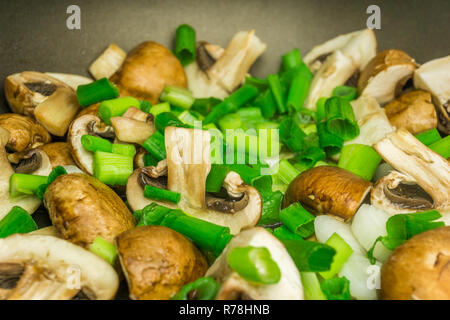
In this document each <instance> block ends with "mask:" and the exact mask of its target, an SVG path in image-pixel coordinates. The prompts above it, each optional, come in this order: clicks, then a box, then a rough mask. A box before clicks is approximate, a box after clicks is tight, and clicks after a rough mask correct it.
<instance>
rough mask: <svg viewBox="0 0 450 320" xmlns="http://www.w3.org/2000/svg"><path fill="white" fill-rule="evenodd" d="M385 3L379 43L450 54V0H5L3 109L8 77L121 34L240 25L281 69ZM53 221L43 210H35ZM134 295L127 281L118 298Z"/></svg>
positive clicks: (94, 50) (73, 61)
mask: <svg viewBox="0 0 450 320" xmlns="http://www.w3.org/2000/svg"><path fill="white" fill-rule="evenodd" d="M71 4H77V5H79V6H80V8H81V30H68V29H67V27H66V19H67V17H68V16H69V15H68V14H66V8H67V7H68V6H69V5H71ZM371 4H377V5H378V6H379V7H380V8H381V30H376V36H377V40H378V44H379V50H383V49H389V48H396V49H402V50H404V51H406V52H407V53H408V54H410V55H411V56H412V57H414V58H415V59H416V60H417V61H418V62H419V63H423V62H426V61H427V60H431V59H434V58H437V57H441V56H445V55H448V54H450V27H449V23H450V1H448V0H427V1H424V0H408V1H400V0H385V1H382V0H375V1H372V0H369V1H366V0H280V1H273V0H240V1H237V0H227V1H218V0H179V1H176V0H134V1H131V0H127V1H125V0H96V1H92V0H91V1H86V0H77V1H72V0H70V1H67V0H33V1H26V0H1V1H0V30H1V32H0V81H1V82H0V83H1V85H0V87H1V91H0V113H3V112H7V110H9V109H8V107H7V104H6V101H5V99H4V93H3V82H4V78H5V77H6V76H7V75H9V74H12V73H15V72H21V71H24V70H36V71H42V72H44V71H48V72H63V73H75V74H81V75H88V73H87V69H88V67H89V64H90V63H91V62H92V61H93V60H94V59H96V58H97V56H98V55H99V54H100V53H101V52H102V51H103V50H104V49H105V48H106V47H107V46H108V44H109V43H111V42H115V43H117V44H118V45H119V46H120V47H122V48H123V49H124V50H126V51H128V50H130V49H132V48H133V47H134V46H136V45H137V44H139V43H140V42H142V41H145V40H154V41H157V42H160V43H162V44H164V45H166V46H169V47H171V46H172V43H173V37H174V31H175V28H176V27H177V26H178V25H179V24H181V23H188V24H191V25H192V26H193V27H194V28H195V29H196V31H197V39H198V40H207V41H209V42H212V43H217V44H220V45H226V43H227V42H228V40H229V39H230V38H231V36H232V35H233V34H234V33H236V32H237V31H239V30H249V29H252V28H253V29H255V30H256V34H257V35H258V36H259V37H260V38H261V39H262V40H263V41H264V42H266V43H267V44H268V49H267V51H266V53H264V55H263V56H262V57H261V58H260V59H259V61H257V63H256V64H255V65H254V67H253V69H252V70H251V72H252V74H254V75H256V76H265V75H267V74H269V73H275V72H277V70H278V67H279V63H280V55H281V54H283V53H286V52H287V51H289V50H291V49H292V48H294V47H298V48H299V49H300V51H301V52H302V53H303V54H305V53H307V52H308V50H310V49H311V48H312V47H313V46H314V45H317V44H320V43H321V42H323V41H326V40H328V39H330V38H332V37H334V36H336V35H338V34H342V33H348V32H351V31H355V30H359V29H363V28H365V26H366V19H367V18H368V16H369V15H368V14H366V8H367V7H368V6H369V5H371ZM34 217H35V218H36V219H37V220H38V223H39V225H40V226H44V225H49V224H50V220H49V218H48V215H47V214H46V212H45V211H44V210H41V211H40V212H39V213H37V214H35V215H34ZM126 296H127V290H126V285H125V284H124V283H122V286H121V290H120V291H119V295H118V298H125V297H126Z"/></svg>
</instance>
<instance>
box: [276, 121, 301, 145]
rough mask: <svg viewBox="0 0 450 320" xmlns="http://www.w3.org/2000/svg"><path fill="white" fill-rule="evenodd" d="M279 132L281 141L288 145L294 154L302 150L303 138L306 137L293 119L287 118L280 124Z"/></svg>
mask: <svg viewBox="0 0 450 320" xmlns="http://www.w3.org/2000/svg"><path fill="white" fill-rule="evenodd" d="M279 130H280V132H279V134H280V140H281V141H282V142H283V143H284V144H286V146H287V147H288V148H289V149H290V150H291V151H292V152H299V151H301V150H302V146H303V138H304V137H305V136H306V135H305V133H304V132H303V130H302V129H300V127H299V126H298V125H297V123H295V121H294V120H293V119H292V118H290V117H287V118H285V119H284V120H283V121H282V122H281V123H280V126H279Z"/></svg>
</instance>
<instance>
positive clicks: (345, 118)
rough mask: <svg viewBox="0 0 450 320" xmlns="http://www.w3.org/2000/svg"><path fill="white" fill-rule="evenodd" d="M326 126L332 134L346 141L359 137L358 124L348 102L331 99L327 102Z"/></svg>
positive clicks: (340, 99) (335, 98)
mask: <svg viewBox="0 0 450 320" xmlns="http://www.w3.org/2000/svg"><path fill="white" fill-rule="evenodd" d="M325 113H326V124H327V129H328V131H329V132H330V133H332V134H334V135H337V136H339V137H340V138H342V139H343V140H344V141H347V140H351V139H353V138H355V137H357V136H358V135H359V126H358V122H357V121H356V120H355V114H354V113H353V108H352V106H351V104H350V102H348V101H347V100H344V99H342V98H338V97H331V98H329V99H328V100H327V101H326V102H325Z"/></svg>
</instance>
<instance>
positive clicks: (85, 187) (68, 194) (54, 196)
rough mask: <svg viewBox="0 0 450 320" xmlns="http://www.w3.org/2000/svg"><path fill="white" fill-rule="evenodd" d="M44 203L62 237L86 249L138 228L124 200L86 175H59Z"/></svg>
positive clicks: (46, 193) (45, 196)
mask: <svg viewBox="0 0 450 320" xmlns="http://www.w3.org/2000/svg"><path fill="white" fill-rule="evenodd" d="M44 204H45V206H46V208H47V209H48V212H49V215H50V219H51V220H52V223H53V225H54V226H55V227H56V229H57V230H58V231H59V233H60V234H61V236H62V237H63V238H64V239H66V240H69V241H70V242H72V243H74V244H77V245H79V246H82V247H84V248H89V246H90V245H91V244H92V242H93V241H94V240H95V238H96V237H101V238H102V239H104V240H106V241H108V242H110V243H112V242H113V241H114V238H115V237H116V236H117V235H119V234H121V233H122V232H124V231H126V230H129V229H131V228H133V227H134V226H135V221H134V217H133V215H132V214H131V212H130V211H129V210H128V208H127V206H126V205H125V203H124V202H123V201H122V199H120V197H119V196H118V195H117V194H116V193H115V192H114V191H113V190H112V189H111V188H109V187H108V186H107V185H105V184H103V183H102V182H100V181H99V180H97V179H95V178H93V177H91V176H88V175H85V174H80V173H71V174H65V175H62V176H59V177H58V178H57V179H56V180H55V181H53V182H52V183H51V184H50V185H49V187H48V189H47V191H46V192H45V195H44Z"/></svg>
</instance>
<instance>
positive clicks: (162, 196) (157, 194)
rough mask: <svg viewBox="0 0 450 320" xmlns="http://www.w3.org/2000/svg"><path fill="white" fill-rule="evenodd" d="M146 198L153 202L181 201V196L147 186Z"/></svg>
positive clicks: (145, 190)
mask: <svg viewBox="0 0 450 320" xmlns="http://www.w3.org/2000/svg"><path fill="white" fill-rule="evenodd" d="M144 197H146V198H149V199H152V200H161V201H168V202H173V203H178V202H180V200H181V194H180V193H178V192H173V191H170V190H166V189H161V188H157V187H154V186H150V185H146V186H145V188H144Z"/></svg>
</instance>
